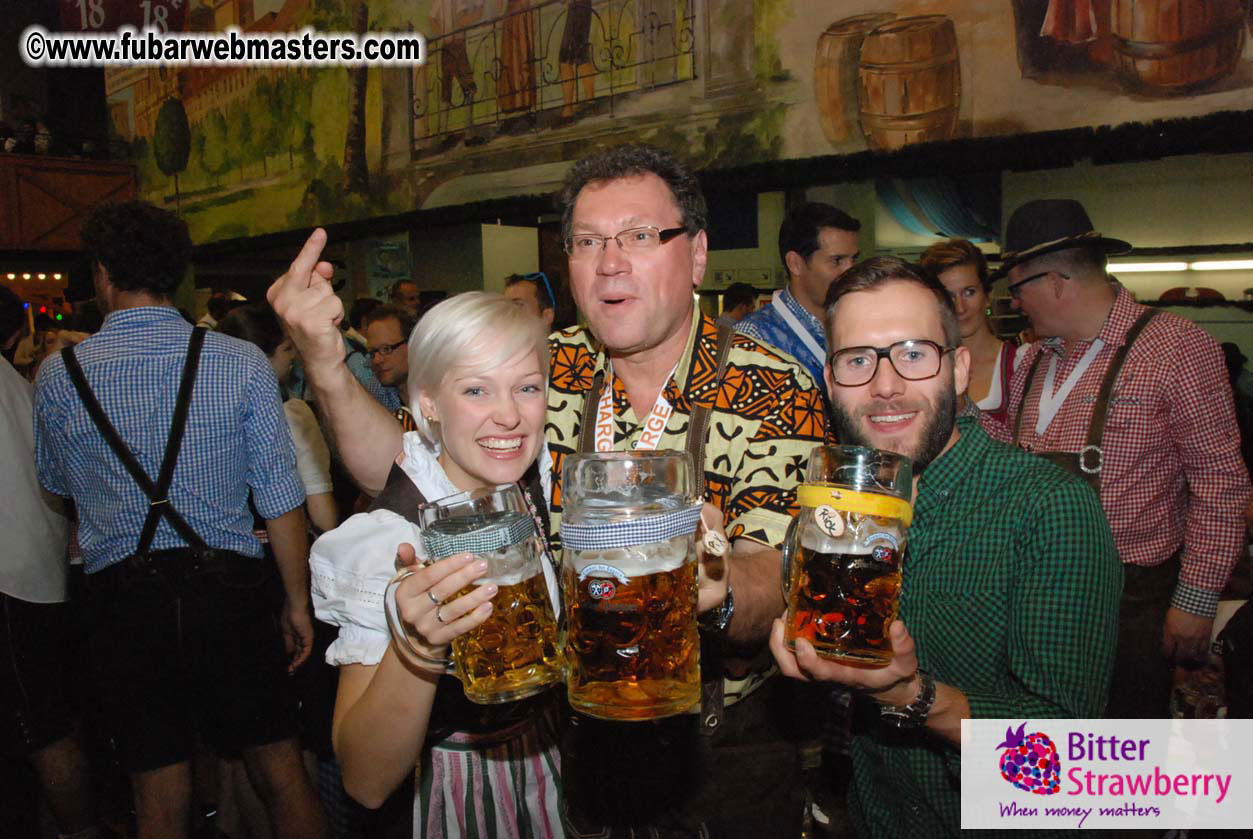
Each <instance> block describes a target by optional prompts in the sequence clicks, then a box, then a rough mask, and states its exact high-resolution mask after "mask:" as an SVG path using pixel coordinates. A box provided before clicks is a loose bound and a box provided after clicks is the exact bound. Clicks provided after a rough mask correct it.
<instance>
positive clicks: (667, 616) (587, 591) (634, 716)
mask: <svg viewBox="0 0 1253 839" xmlns="http://www.w3.org/2000/svg"><path fill="white" fill-rule="evenodd" d="M691 487H692V464H691V458H690V457H688V455H686V454H684V453H681V452H673V451H645V452H606V453H598V454H579V455H572V456H570V457H569V458H567V459H566V462H565V467H564V469H563V471H562V507H563V509H562V520H561V542H562V548H563V552H564V558H563V560H562V572H561V576H562V590H563V593H564V595H565V597H564V599H565V609H566V629H567V635H566V663H567V667H568V672H567V677H566V685H567V691H568V695H569V700H570V705H571V706H572V707H573V708H574V709H575V710H576V711H580V712H582V713H584V714H587V715H589V716H593V717H599V718H601V719H608V720H647V719H656V718H658V717H665V716H670V715H672V714H678V713H682V712H684V711H687V710H689V709H690V708H692V707H693V706H695V705H697V704H698V703H699V702H700V637H699V632H698V630H697V626H696V567H697V566H696V541H695V533H696V527H697V523H698V522H699V520H700V510H701V502H700V499H699V498H695V497H693V496H692V494H691V493H692V490H691Z"/></svg>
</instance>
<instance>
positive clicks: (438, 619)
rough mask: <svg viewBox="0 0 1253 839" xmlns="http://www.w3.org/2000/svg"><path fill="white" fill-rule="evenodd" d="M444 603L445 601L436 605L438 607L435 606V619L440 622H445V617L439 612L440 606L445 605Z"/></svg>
mask: <svg viewBox="0 0 1253 839" xmlns="http://www.w3.org/2000/svg"><path fill="white" fill-rule="evenodd" d="M443 605H444V604H443V603H441V604H439V606H436V607H435V620H437V621H439V622H440V623H445V621H444V618H443V617H442V616H441V615H440V613H439V610H440V606H443Z"/></svg>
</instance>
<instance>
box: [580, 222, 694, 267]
mask: <svg viewBox="0 0 1253 839" xmlns="http://www.w3.org/2000/svg"><path fill="white" fill-rule="evenodd" d="M686 232H687V228H686V227H670V228H667V229H666V230H661V229H660V228H657V227H653V226H651V225H650V226H648V227H632V228H629V229H627V230H623V231H621V232H619V233H617V234H615V235H613V236H600V235H597V234H596V233H576V234H574V235H573V236H570V237H568V238H567V239H566V241H565V249H566V253H568V254H570V258H571V259H591V258H592V257H594V256H595V255H596V254H598V253H600V252H601V251H602V250H604V249H605V247H606V245H607V244H608V243H609V240H610V239H612V240H614V241H615V242H617V243H618V247H620V248H622V250H624V251H626V252H627V253H645V252H647V251H655V250H657V248H659V247H661V246H662V245H664V244H665V243H666V242H669V241H670V240H671V239H673V238H675V237H676V236H681V235H683V234H684V233H686Z"/></svg>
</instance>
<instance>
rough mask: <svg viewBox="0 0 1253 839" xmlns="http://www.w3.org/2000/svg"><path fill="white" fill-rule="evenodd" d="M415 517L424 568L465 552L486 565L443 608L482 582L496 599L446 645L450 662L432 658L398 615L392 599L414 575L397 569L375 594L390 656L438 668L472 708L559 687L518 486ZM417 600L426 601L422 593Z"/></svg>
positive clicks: (558, 663) (535, 547)
mask: <svg viewBox="0 0 1253 839" xmlns="http://www.w3.org/2000/svg"><path fill="white" fill-rule="evenodd" d="M416 516H417V519H418V521H417V523H418V524H419V526H420V527H421V532H422V546H423V550H424V552H425V554H426V556H427V557H428V558H429V559H430V560H431V561H436V560H439V559H443V558H447V557H450V556H453V555H454V554H458V553H472V554H474V555H475V556H477V557H478V558H479V559H481V560H484V561H485V562H486V563H487V569H486V572H485V573H484V574H483V576H482V577H480V578H479V579H476V580H475V581H474V582H473V583H472V584H471V585H469V586H466V587H465V588H464V589H463V590H462V591H460V592H458V593H457V594H455V595H453V596H452V597H450V598H445V600H444V603H446V602H448V601H450V600H455V599H456V598H458V597H462V596H464V595H466V594H468V593H470V592H471V591H473V590H475V589H476V588H478V587H479V586H483V585H487V584H489V583H494V584H495V585H496V586H497V592H496V595H495V596H494V597H493V598H492V612H491V614H490V616H489V617H488V619H487V620H486V621H485V622H484V623H483V624H481V625H480V626H478V627H477V628H475V629H472V630H470V632H468V633H466V634H464V635H462V636H460V637H458V638H455V639H453V641H452V644H451V659H434V658H432V657H431V654H430V653H429V651H427V648H426V647H425V646H424V643H425V642H423V641H422V640H421V639H420V638H418V637H416V636H415V635H414V633H413V627H412V626H410V625H409V624H407V623H405V622H404V620H403V619H402V618H401V616H400V606H399V604H398V603H397V599H396V598H397V592H398V591H399V589H400V586H401V585H402V584H403V582H404V580H405V579H407V578H408V577H410V576H413V575H414V574H415V573H417V569H416V568H405V569H403V570H401V571H400V573H398V574H397V575H396V576H395V577H393V578H392V580H391V582H389V583H388V584H387V590H386V591H385V592H384V595H383V610H384V614H385V616H386V618H387V627H388V630H389V631H390V632H391V635H392V638H393V640H394V641H395V642H396V646H397V649H398V650H400V651H401V652H402V653H403V654H405V655H406V656H408V657H410V658H412V659H414V660H415V663H418V664H419V666H421V667H423V668H424V669H427V670H432V669H438V668H443V669H444V670H445V672H448V673H451V674H452V675H455V676H456V677H457V678H458V679H460V681H461V683H462V686H463V687H464V689H465V694H466V697H467V698H468V699H470V700H471V701H473V702H478V703H480V704H485V705H486V704H493V703H498V702H511V701H513V700H517V699H522V698H524V697H527V696H531V695H532V694H535V693H539V692H540V691H542V690H545V689H546V688H547V686H549V685H552V684H555V683H557V682H560V681H561V679H562V676H563V674H564V664H563V661H562V657H561V648H562V642H561V640H560V637H559V633H558V627H557V621H556V618H555V617H554V611H553V604H552V600H551V599H550V598H549V595H548V586H547V583H546V582H545V578H544V562H545V559H544V548H543V542H542V541H541V538H542V537H540V536H539V535H538V533H537V531H536V528H535V521H534V519H533V518H532V517H531V514H530V511H529V509H528V508H527V505H526V500H525V499H524V498H523V496H522V491H521V490H520V489H519V488H518V485H517V484H501V485H498V486H494V487H480V488H478V489H474V490H468V491H465V492H459V493H456V494H455V495H450V496H448V497H446V498H441V499H438V500H436V501H433V502H431V503H429V504H426V505H424V506H422V507H420V508H419V509H418V510H417V512H416ZM418 596H419V597H422V598H423V599H425V598H426V597H431V596H432V595H431V593H430V591H429V590H428V591H427V592H426V593H425V594H424V595H418ZM440 605H441V606H442V605H443V603H441V604H440ZM436 617H437V618H438V617H439V610H438V608H437V609H436ZM432 665H434V667H432Z"/></svg>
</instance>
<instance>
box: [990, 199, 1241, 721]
mask: <svg viewBox="0 0 1253 839" xmlns="http://www.w3.org/2000/svg"><path fill="white" fill-rule="evenodd" d="M1004 245H1005V251H1004V261H1003V263H1002V265H1001V268H1000V271H999V272H998V273H999V274H1000V275H1004V274H1008V275H1009V292H1010V296H1011V298H1012V299H1013V304H1014V306H1015V307H1016V308H1018V309H1020V310H1021V311H1022V312H1023V313H1024V314H1025V315H1026V316H1027V317H1028V318H1029V319H1030V320H1031V325H1032V327H1033V328H1034V329H1035V332H1036V334H1037V335H1038V336H1039V337H1040V339H1041V340H1040V341H1038V342H1037V343H1036V344H1034V345H1032V346H1031V347H1030V348H1029V349H1028V350H1027V355H1026V358H1025V359H1024V361H1023V363H1022V364H1021V365H1020V366H1019V368H1018V370H1017V372H1016V373H1015V375H1014V378H1013V381H1012V383H1011V388H1010V403H1009V422H1008V429H1007V431H1006V430H1002V433H1008V435H1009V436H1010V438H1011V439H1012V440H1013V441H1014V442H1016V443H1017V444H1018V445H1020V446H1022V447H1023V448H1024V449H1026V450H1027V451H1031V452H1034V453H1036V454H1039V455H1041V456H1044V457H1047V458H1048V459H1050V460H1053V461H1054V462H1056V463H1058V464H1059V465H1061V466H1062V467H1063V468H1066V469H1068V470H1070V471H1072V472H1075V473H1076V474H1079V475H1080V476H1082V477H1083V478H1085V479H1086V480H1087V481H1088V482H1089V484H1090V485H1091V486H1092V488H1093V489H1094V490H1096V491H1097V492H1098V494H1099V495H1100V498H1101V505H1102V507H1104V509H1105V514H1106V516H1107V517H1108V519H1109V523H1110V526H1111V528H1112V529H1113V532H1114V541H1115V544H1116V546H1117V548H1118V551H1119V554H1120V555H1121V557H1122V560H1123V563H1124V568H1125V571H1126V582H1125V585H1124V591H1123V597H1122V611H1121V616H1120V621H1119V638H1118V652H1117V658H1116V661H1115V665H1114V673H1113V683H1112V685H1111V689H1110V701H1109V707H1108V709H1107V716H1109V717H1112V718H1120V717H1125V718H1156V717H1164V716H1169V697H1170V687H1171V676H1172V667H1173V664H1175V663H1184V662H1189V661H1198V660H1203V659H1204V658H1205V656H1206V652H1207V650H1208V648H1209V643H1210V631H1211V627H1212V624H1213V619H1214V613H1215V611H1216V609H1217V605H1218V597H1219V593H1220V592H1221V591H1222V589H1223V587H1224V586H1225V585H1226V583H1227V578H1228V576H1229V575H1230V573H1231V570H1232V568H1233V567H1234V566H1235V564H1236V562H1237V560H1238V559H1239V557H1240V553H1241V551H1242V550H1243V547H1244V539H1245V536H1244V510H1245V507H1246V505H1247V504H1248V501H1249V496H1250V487H1249V476H1248V472H1247V471H1246V470H1245V467H1244V463H1243V461H1242V460H1241V458H1240V449H1239V446H1240V432H1239V430H1238V429H1237V426H1236V418H1235V410H1234V405H1233V402H1232V396H1231V387H1230V385H1229V384H1228V380H1227V377H1226V372H1225V368H1224V366H1223V354H1222V350H1221V349H1220V348H1219V345H1218V343H1217V342H1216V341H1215V340H1214V339H1213V338H1212V337H1210V336H1209V334H1207V333H1206V332H1205V331H1204V330H1202V329H1201V328H1199V327H1198V326H1196V325H1195V324H1193V323H1192V322H1191V321H1188V320H1185V319H1184V318H1181V317H1178V316H1176V315H1173V314H1170V313H1167V312H1163V311H1159V310H1155V309H1149V308H1148V307H1145V306H1141V305H1139V304H1138V303H1136V302H1135V299H1134V298H1133V297H1132V295H1131V293H1130V292H1129V291H1127V290H1126V289H1125V288H1123V287H1122V286H1121V285H1120V284H1118V282H1117V281H1116V280H1113V279H1112V278H1111V277H1110V276H1109V274H1108V273H1107V272H1106V261H1105V260H1106V256H1108V255H1109V254H1112V253H1124V252H1126V251H1127V250H1130V245H1128V244H1127V243H1126V242H1123V241H1120V240H1118V239H1111V238H1108V237H1104V236H1101V235H1100V234H1099V233H1097V232H1096V231H1095V230H1093V229H1092V222H1091V221H1090V220H1089V219H1088V215H1087V213H1086V212H1085V211H1084V209H1083V207H1082V206H1081V205H1080V204H1079V203H1078V202H1076V201H1070V200H1044V201H1032V202H1030V203H1028V204H1025V205H1023V206H1022V207H1020V208H1018V210H1016V211H1015V212H1014V214H1013V215H1012V216H1011V217H1010V220H1009V223H1008V225H1007V226H1006V232H1005V241H1004Z"/></svg>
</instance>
